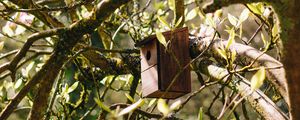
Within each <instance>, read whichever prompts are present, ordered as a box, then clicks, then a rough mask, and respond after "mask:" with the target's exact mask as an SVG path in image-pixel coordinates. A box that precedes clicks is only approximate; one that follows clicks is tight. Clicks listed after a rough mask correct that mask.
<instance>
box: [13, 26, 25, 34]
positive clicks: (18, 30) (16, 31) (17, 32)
mask: <svg viewBox="0 0 300 120" xmlns="http://www.w3.org/2000/svg"><path fill="white" fill-rule="evenodd" d="M25 31H26V28H25V27H23V26H20V25H17V28H16V30H15V35H19V34H22V33H24V32H25Z"/></svg>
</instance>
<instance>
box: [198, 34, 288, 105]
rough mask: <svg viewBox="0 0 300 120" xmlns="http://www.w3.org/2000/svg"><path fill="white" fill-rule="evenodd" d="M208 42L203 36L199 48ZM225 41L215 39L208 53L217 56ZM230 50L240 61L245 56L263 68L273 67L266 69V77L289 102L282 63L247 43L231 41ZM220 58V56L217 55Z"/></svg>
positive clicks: (225, 43) (208, 39)
mask: <svg viewBox="0 0 300 120" xmlns="http://www.w3.org/2000/svg"><path fill="white" fill-rule="evenodd" d="M209 43H210V38H204V39H202V40H201V41H200V43H199V50H200V51H202V50H201V49H203V48H204V47H203V46H207V45H208V44H209ZM226 45H227V41H226V40H223V41H220V40H216V42H214V43H213V46H212V49H211V51H209V53H208V54H210V55H214V56H219V54H218V52H217V49H218V48H220V47H222V46H226ZM230 50H231V51H236V53H237V55H238V57H237V59H239V60H240V61H245V60H243V58H246V60H248V61H251V62H252V61H254V60H256V61H255V63H256V66H264V67H265V68H273V67H276V68H274V69H267V70H266V71H267V77H268V78H269V79H268V80H270V82H271V83H272V84H273V85H274V86H275V88H276V89H277V90H278V91H279V93H280V94H281V96H282V97H283V98H284V100H285V101H286V102H287V104H289V102H288V101H289V100H288V95H287V79H286V78H285V70H284V68H283V65H282V63H280V62H279V61H277V60H276V59H274V58H273V57H271V56H269V55H267V54H263V53H262V52H261V51H259V50H257V49H255V48H252V47H250V46H247V45H243V44H239V43H233V44H232V45H231V46H230ZM219 58H220V57H219Z"/></svg>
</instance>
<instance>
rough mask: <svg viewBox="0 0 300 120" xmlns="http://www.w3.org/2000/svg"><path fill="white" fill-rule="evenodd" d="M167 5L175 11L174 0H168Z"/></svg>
mask: <svg viewBox="0 0 300 120" xmlns="http://www.w3.org/2000/svg"><path fill="white" fill-rule="evenodd" d="M168 5H169V7H170V9H171V10H173V11H175V9H176V5H175V0H168Z"/></svg>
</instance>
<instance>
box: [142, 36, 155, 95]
mask: <svg viewBox="0 0 300 120" xmlns="http://www.w3.org/2000/svg"><path fill="white" fill-rule="evenodd" d="M140 54H141V71H142V73H141V78H142V84H143V85H142V90H143V96H148V95H150V94H151V93H154V92H155V91H158V74H157V71H158V70H157V43H156V41H152V40H151V41H149V42H148V43H147V45H145V46H143V48H142V49H141V51H140Z"/></svg>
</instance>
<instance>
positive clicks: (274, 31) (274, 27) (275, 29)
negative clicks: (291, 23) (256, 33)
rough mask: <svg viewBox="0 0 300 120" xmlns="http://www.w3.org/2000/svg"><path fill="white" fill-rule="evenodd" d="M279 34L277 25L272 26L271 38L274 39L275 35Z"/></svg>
mask: <svg viewBox="0 0 300 120" xmlns="http://www.w3.org/2000/svg"><path fill="white" fill-rule="evenodd" d="M278 33H279V25H278V24H274V26H273V28H272V37H276V35H277V34H278Z"/></svg>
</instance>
